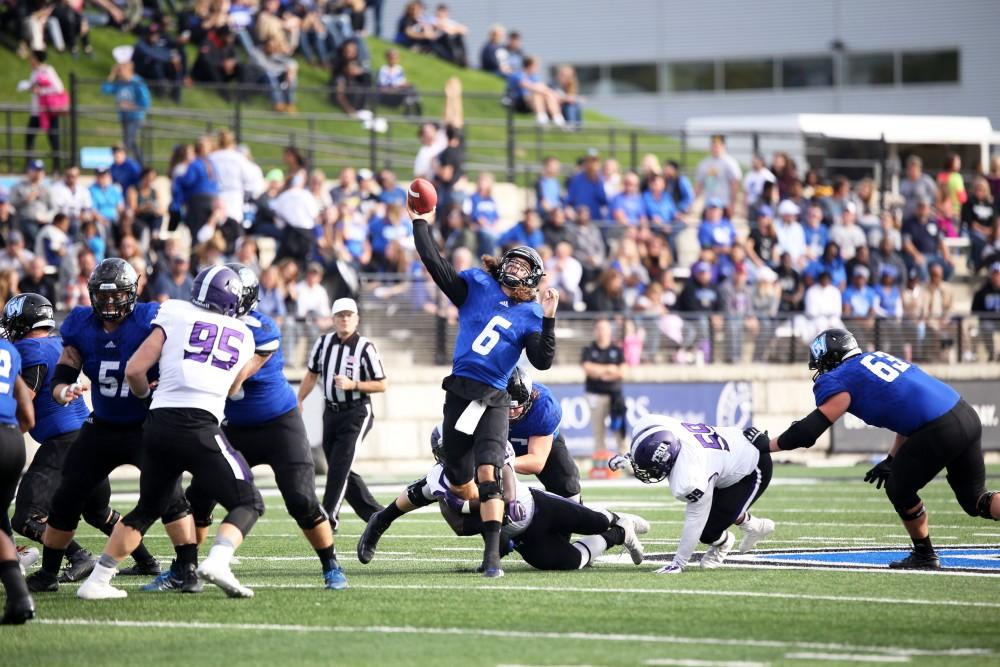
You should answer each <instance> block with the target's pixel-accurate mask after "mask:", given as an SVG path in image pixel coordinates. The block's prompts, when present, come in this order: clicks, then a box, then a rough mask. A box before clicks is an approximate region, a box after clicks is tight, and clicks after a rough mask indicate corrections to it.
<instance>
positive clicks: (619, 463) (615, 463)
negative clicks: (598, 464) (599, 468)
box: [608, 454, 629, 472]
mask: <svg viewBox="0 0 1000 667" xmlns="http://www.w3.org/2000/svg"><path fill="white" fill-rule="evenodd" d="M628 464H629V461H628V457H627V456H622V455H621V454H615V455H614V456H612V457H611V460H610V461H608V467H609V468H611V469H612V470H613V471H615V472H618V471H619V470H621V469H623V468H624V467H625V466H627V465H628Z"/></svg>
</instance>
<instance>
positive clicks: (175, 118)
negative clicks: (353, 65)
mask: <svg viewBox="0 0 1000 667" xmlns="http://www.w3.org/2000/svg"><path fill="white" fill-rule="evenodd" d="M101 83H102V82H101V81H99V80H96V79H83V78H79V77H77V76H76V75H75V74H71V75H70V77H69V91H70V98H71V107H70V111H69V114H68V115H67V117H65V118H63V119H62V122H61V127H60V132H61V137H62V140H61V147H60V150H59V151H53V150H45V148H47V147H48V142H47V140H46V137H45V136H44V134H43V133H40V132H39V133H37V135H38V136H37V141H36V144H35V150H34V151H32V152H31V153H28V152H27V151H25V150H24V148H23V146H24V137H25V136H26V134H27V133H28V130H27V112H28V107H27V105H11V104H4V105H0V116H2V118H3V122H4V137H3V140H2V141H0V164H3V165H5V166H6V167H7V171H9V172H16V171H19V170H20V168H21V167H23V163H24V161H26V160H27V159H29V158H39V159H48V160H51V161H52V162H53V163H54V164H55V163H57V162H58V163H63V164H65V163H69V162H75V161H76V159H77V156H78V155H79V149H80V148H82V147H84V146H91V145H94V146H107V145H109V144H111V143H117V142H118V141H119V139H120V131H119V123H118V117H117V111H116V110H115V107H114V104H113V101H112V100H111V99H110V98H108V101H107V102H106V103H105V102H103V101H100V102H98V103H92V102H87V103H82V102H80V100H81V98H82V97H84V96H83V95H82V93H83V91H85V90H89V91H93V90H94V89H95V88H97V87H99V86H100V84H101ZM268 89H269V88H268V86H266V85H251V84H239V85H236V84H225V85H218V84H202V83H199V84H197V86H196V90H198V91H202V92H204V91H208V92H210V93H215V94H218V95H219V100H220V102H221V104H220V105H219V107H217V108H213V109H191V108H184V107H183V106H177V105H174V104H173V103H170V102H167V101H165V100H164V99H161V98H157V99H155V100H154V104H153V106H152V108H151V109H150V110H149V111H148V114H147V119H146V122H145V124H144V125H143V127H142V130H141V134H140V145H141V146H142V148H143V157H144V161H145V162H147V163H148V164H150V165H151V166H154V167H156V168H158V169H159V170H160V171H161V172H162V171H163V170H165V168H166V166H167V163H168V160H169V157H170V152H171V150H172V147H173V145H174V144H176V143H181V142H192V141H193V140H194V139H196V138H197V137H198V136H199V135H201V134H205V133H206V132H213V131H215V130H218V129H220V128H222V127H227V128H229V129H231V130H232V131H233V132H234V133H235V135H236V137H237V140H238V141H239V142H241V143H244V144H246V145H248V146H249V147H250V149H251V150H252V152H253V153H254V156H255V158H256V159H257V160H258V162H261V163H262V164H278V163H279V162H280V153H281V149H282V148H283V147H284V146H288V145H292V146H296V147H299V148H300V149H302V150H303V151H304V152H305V153H306V155H307V157H308V158H309V161H310V164H311V165H313V166H316V167H320V168H339V167H344V166H353V167H362V166H367V167H369V168H371V169H372V170H373V171H374V170H377V169H379V168H381V167H388V168H394V169H407V170H408V169H409V167H410V166H411V165H412V164H413V157H414V155H415V154H416V152H417V149H418V148H419V146H420V143H419V140H418V137H417V132H418V129H419V126H420V124H422V123H424V122H428V121H432V122H437V121H439V119H440V116H434V115H432V114H430V113H427V114H426V115H424V116H422V117H418V116H405V115H398V114H395V113H393V110H392V109H389V108H387V107H384V106H378V103H377V100H378V95H377V94H376V93H375V89H374V88H366V89H364V90H365V91H366V92H368V93H369V94H368V96H367V97H368V99H369V100H370V104H369V106H370V107H371V110H373V111H374V112H375V113H377V114H378V115H380V116H382V117H384V118H385V120H386V121H387V127H386V128H385V130H384V131H379V129H380V126H379V125H378V124H376V123H370V124H369V125H368V127H367V128H363V127H362V122H361V121H360V120H358V119H354V118H351V117H349V116H347V115H346V114H344V113H342V112H341V111H340V110H339V109H337V108H336V107H335V105H334V104H332V103H329V104H330V107H331V111H330V112H310V113H298V114H294V115H291V114H279V113H275V112H272V111H269V110H267V106H266V104H263V103H262V100H265V99H266V93H267V90H268ZM330 93H331V89H330V88H320V87H307V86H301V87H299V88H298V89H297V94H298V95H299V96H300V97H306V96H312V98H313V99H316V98H317V97H318V98H320V99H323V100H329V97H330ZM419 94H420V96H421V98H424V99H427V100H435V101H436V102H438V103H439V104H437V106H442V105H443V98H444V94H443V93H442V92H440V91H425V90H421V91H419ZM462 97H463V100H465V101H466V103H467V105H468V103H470V102H488V103H490V104H496V105H497V107H498V108H499V109H502V112H503V113H502V115H501V116H500V117H496V116H494V117H491V118H482V117H480V118H476V117H474V116H469V117H466V119H465V125H464V128H463V133H464V137H465V144H464V153H465V168H466V171H470V172H474V171H478V170H491V171H494V172H496V173H498V174H502V175H503V176H504V177H505V178H506V180H508V181H511V182H518V181H530V180H531V179H532V178H533V177H534V175H535V174H537V173H538V171H539V170H540V165H541V162H542V159H543V158H544V157H546V156H548V155H553V156H555V157H558V158H559V159H560V160H562V161H563V163H564V164H567V165H569V164H573V163H575V161H576V160H577V159H578V158H579V157H580V156H581V155H583V154H585V153H586V152H587V151H590V150H597V151H598V152H599V153H600V155H601V156H602V157H610V158H615V159H617V160H618V161H619V162H620V163H621V165H622V167H623V168H628V169H638V168H639V166H640V164H641V161H642V158H643V156H644V155H646V154H647V153H652V154H654V155H656V156H657V157H658V158H659V159H661V160H666V159H672V160H676V161H677V162H678V163H679V164H680V166H681V171H682V172H685V173H687V172H690V171H691V170H692V169H693V168H694V166H695V165H696V164H697V161H698V160H700V159H701V157H702V156H703V155H704V154H705V152H706V151H707V149H708V145H709V139H710V136H711V134H712V133H710V132H708V131H705V132H699V133H692V132H688V131H686V130H683V129H676V128H660V127H651V126H649V127H644V126H634V125H633V126H624V125H617V124H613V123H592V122H585V123H584V124H583V125H582V126H581V127H579V128H578V129H576V130H574V131H563V130H560V129H557V128H554V127H551V126H546V127H542V126H539V125H538V124H537V123H535V122H534V118H533V116H532V115H527V114H519V113H517V112H516V111H515V110H514V108H513V106H511V105H509V104H507V105H504V104H503V101H504V99H505V98H504V95H503V94H502V93H499V92H498V93H484V92H464V93H463V95H462ZM86 98H87V99H88V100H89V99H94V96H93V95H92V94H88V95H86ZM423 106H424V109H425V111H429V107H431V106H434V105H431V104H424V105H423ZM728 137H729V138H730V139H733V140H736V141H738V142H739V143H741V144H743V145H746V147H747V148H749V149H750V150H753V151H754V152H762V153H767V152H769V151H773V150H787V148H788V145H789V142H800V143H801V144H802V145H806V143H807V142H805V141H804V139H805V135H803V134H801V133H767V132H751V133H735V132H731V133H728ZM883 143H884V142H883ZM43 147H45V148H43ZM808 150H809V154H808V155H807V157H808V159H809V162H810V166H811V167H813V168H815V169H817V170H818V171H819V172H820V174H821V175H825V176H830V175H832V174H833V171H834V170H836V169H839V168H841V167H842V166H843V165H842V164H841V162H843V161H838V160H835V159H834V158H832V157H830V158H829V160H828V159H827V156H826V154H825V152H824V150H823V149H822V148H821V147H820V148H817V147H816V146H815V145H809V147H808ZM881 154H882V155H886V154H887V152H886V151H883V152H882V153H881ZM884 162H885V161H884V160H882V159H873V160H861V161H852V162H851V165H850V166H851V167H852V168H853V169H855V170H861V171H863V172H865V173H868V174H870V175H874V176H876V177H878V176H882V177H883V178H882V179H880V180H881V181H882V182H883V185H884V186H885V185H887V184H886V183H885V179H884V175H885V174H886V173H888V169H886V168H884V167H885V164H884ZM521 184H523V185H527V184H529V183H528V182H522V183H521Z"/></svg>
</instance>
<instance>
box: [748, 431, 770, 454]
mask: <svg viewBox="0 0 1000 667" xmlns="http://www.w3.org/2000/svg"><path fill="white" fill-rule="evenodd" d="M743 437H744V438H746V439H747V440H749V441H750V444H751V445H753V446H754V447H756V448H757V449H767V448H768V447H770V446H771V436H769V435H768V434H767V431H761V430H760V429H759V428H757V427H756V426H751V427H750V428H748V429H747V430H745V431H743Z"/></svg>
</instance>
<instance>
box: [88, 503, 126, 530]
mask: <svg viewBox="0 0 1000 667" xmlns="http://www.w3.org/2000/svg"><path fill="white" fill-rule="evenodd" d="M121 517H122V515H121V514H119V513H118V512H116V511H114V510H113V509H111V508H110V507H105V508H103V509H98V510H94V509H84V510H83V520H84V521H86V522H87V523H89V524H90V525H91V526H93V527H94V528H96V529H97V530H99V531H101V532H102V533H104V534H105V535H110V534H111V529H112V528H114V527H115V524H116V523H118V519H120V518H121Z"/></svg>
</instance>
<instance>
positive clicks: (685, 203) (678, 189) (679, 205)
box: [663, 160, 694, 213]
mask: <svg viewBox="0 0 1000 667" xmlns="http://www.w3.org/2000/svg"><path fill="white" fill-rule="evenodd" d="M663 179H664V181H665V182H666V188H665V189H666V192H667V194H668V195H670V198H671V199H673V200H674V208H676V209H677V211H678V213H687V212H688V211H690V210H691V206H692V204H694V186H692V185H691V181H690V180H688V177H687V176H684V175H682V174H681V166H680V165H679V164H678V163H677V162H676V161H675V160H667V162H666V164H664V165H663Z"/></svg>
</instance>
